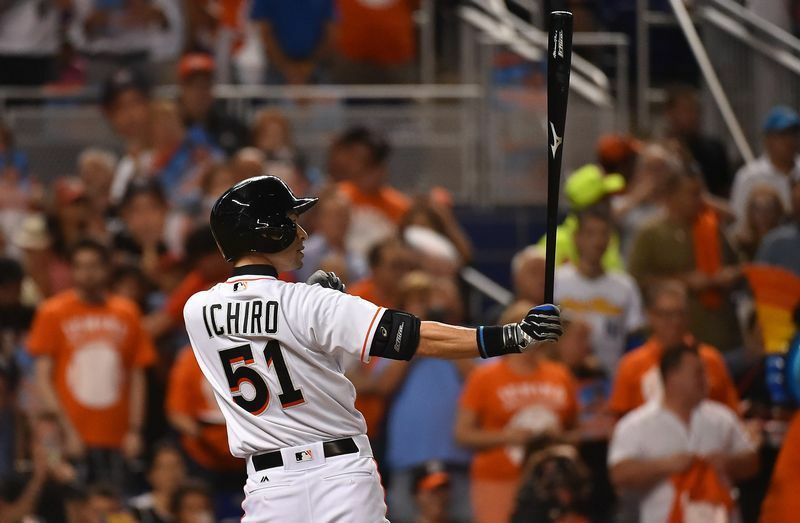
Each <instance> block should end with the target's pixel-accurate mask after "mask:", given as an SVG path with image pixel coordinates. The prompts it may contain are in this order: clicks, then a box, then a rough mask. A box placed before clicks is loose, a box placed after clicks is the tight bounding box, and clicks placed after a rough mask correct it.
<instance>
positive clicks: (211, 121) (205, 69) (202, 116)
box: [178, 53, 249, 156]
mask: <svg viewBox="0 0 800 523" xmlns="http://www.w3.org/2000/svg"><path fill="white" fill-rule="evenodd" d="M178 80H179V81H180V94H179V95H178V105H179V106H180V112H181V115H182V116H183V123H184V125H185V126H186V128H187V129H188V130H189V134H190V136H194V135H195V134H197V135H200V137H201V141H202V142H204V143H208V144H213V146H214V147H217V148H219V149H221V150H222V151H223V152H224V153H225V155H226V156H230V155H232V154H233V153H235V152H236V151H237V150H239V149H241V148H242V147H244V146H245V145H247V143H248V142H249V139H248V138H249V137H248V131H247V127H245V125H244V124H243V123H242V122H241V121H239V119H237V118H234V117H233V116H231V115H229V114H227V113H226V112H225V110H224V109H223V108H222V107H221V106H220V105H218V104H215V103H214V93H213V87H214V59H213V58H211V57H210V56H208V55H206V54H202V53H190V54H187V55H185V56H184V57H183V58H181V61H180V65H179V66H178Z"/></svg>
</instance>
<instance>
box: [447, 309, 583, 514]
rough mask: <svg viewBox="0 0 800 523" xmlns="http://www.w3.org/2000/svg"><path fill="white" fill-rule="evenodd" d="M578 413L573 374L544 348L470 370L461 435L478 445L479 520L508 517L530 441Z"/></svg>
mask: <svg viewBox="0 0 800 523" xmlns="http://www.w3.org/2000/svg"><path fill="white" fill-rule="evenodd" d="M521 310H522V308H521V307H520V306H517V307H514V308H513V309H510V310H509V311H508V312H509V314H508V315H507V316H506V317H503V318H501V320H500V322H501V323H504V322H505V321H509V320H510V321H515V320H518V319H519V317H521V316H519V314H518V313H519V311H521ZM512 313H513V314H514V316H515V317H513V318H512V317H511V314H512ZM504 316H505V315H504ZM576 416H577V397H576V389H575V381H574V379H573V378H572V375H571V374H570V373H569V370H568V369H567V368H566V367H564V366H563V365H561V364H560V363H554V362H550V361H547V359H546V358H545V356H544V354H543V353H542V352H541V351H540V350H530V351H528V352H526V353H524V354H519V355H516V354H515V355H513V356H507V357H503V358H501V359H500V360H499V361H497V362H495V363H488V364H485V365H482V366H480V367H478V368H477V369H475V370H474V371H473V372H472V373H471V374H470V375H469V377H468V378H467V382H466V384H465V385H464V392H463V394H462V396H461V405H460V407H459V409H458V413H457V414H456V424H455V438H456V441H457V442H459V443H460V444H461V445H463V446H465V447H467V448H470V449H473V450H474V451H475V456H474V458H473V462H472V470H471V479H472V486H471V488H472V494H471V499H472V507H473V511H474V515H475V521H476V522H477V523H487V522H506V521H508V519H509V516H510V515H511V511H512V510H513V505H514V498H515V495H516V491H517V488H518V486H519V483H520V480H521V478H522V469H521V467H522V458H523V448H524V446H525V445H526V444H527V443H528V442H529V441H530V440H531V439H533V438H534V437H536V436H537V435H541V434H543V433H546V432H555V433H560V432H563V431H565V430H568V429H570V428H572V427H573V426H574V424H575V418H576Z"/></svg>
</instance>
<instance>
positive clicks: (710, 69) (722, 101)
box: [670, 0, 755, 162]
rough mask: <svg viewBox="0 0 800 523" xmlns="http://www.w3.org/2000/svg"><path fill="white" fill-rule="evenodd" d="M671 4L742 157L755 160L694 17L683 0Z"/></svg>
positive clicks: (746, 160)
mask: <svg viewBox="0 0 800 523" xmlns="http://www.w3.org/2000/svg"><path fill="white" fill-rule="evenodd" d="M670 4H671V5H672V10H673V11H674V12H675V16H676V17H677V18H678V24H679V25H680V27H681V30H682V31H683V34H684V35H685V36H686V41H687V42H688V43H689V48H690V49H691V50H692V54H694V58H695V60H697V64H698V65H699V66H700V72H701V73H702V74H703V77H704V78H705V80H706V83H707V84H708V88H709V90H710V91H711V96H712V97H713V98H714V102H716V104H717V108H719V111H720V113H721V114H722V119H723V120H724V121H725V125H726V126H727V127H728V131H729V132H730V133H731V136H732V137H733V141H734V143H735V144H736V148H737V149H738V150H739V154H741V155H742V159H743V160H744V161H745V162H751V161H753V159H754V158H755V156H754V155H753V150H752V149H751V148H750V144H749V143H748V142H747V139H746V138H745V136H744V132H743V131H742V127H741V125H739V121H738V120H737V119H736V115H735V114H734V113H733V109H732V108H731V104H730V101H729V100H728V97H727V95H726V94H725V91H724V90H723V89H722V84H720V81H719V77H718V76H717V73H716V71H714V66H713V65H711V60H710V59H709V58H708V53H707V52H706V49H705V47H704V46H703V43H702V42H701V41H700V35H698V34H697V28H695V26H694V24H693V23H692V19H691V17H690V16H689V10H688V9H687V8H686V6H685V5H684V3H683V0H670Z"/></svg>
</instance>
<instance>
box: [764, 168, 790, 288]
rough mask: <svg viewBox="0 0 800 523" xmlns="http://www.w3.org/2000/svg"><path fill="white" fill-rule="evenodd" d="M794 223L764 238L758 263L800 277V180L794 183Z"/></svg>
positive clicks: (779, 228)
mask: <svg viewBox="0 0 800 523" xmlns="http://www.w3.org/2000/svg"><path fill="white" fill-rule="evenodd" d="M791 198H792V214H791V219H792V223H789V224H786V225H784V226H782V227H778V228H777V229H775V230H774V231H772V232H770V233H769V234H767V235H766V236H765V237H764V240H763V241H762V242H761V246H760V247H759V249H758V253H757V254H756V261H757V262H759V263H768V264H770V265H777V266H778V267H783V268H784V269H787V270H790V271H793V272H794V273H795V274H797V275H800V250H799V249H798V239H800V230H798V224H799V223H800V178H796V179H794V180H793V181H792V187H791Z"/></svg>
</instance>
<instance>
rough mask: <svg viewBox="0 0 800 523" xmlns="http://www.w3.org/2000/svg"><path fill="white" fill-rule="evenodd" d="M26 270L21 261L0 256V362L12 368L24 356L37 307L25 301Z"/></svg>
mask: <svg viewBox="0 0 800 523" xmlns="http://www.w3.org/2000/svg"><path fill="white" fill-rule="evenodd" d="M24 278H25V273H24V272H23V270H22V266H21V265H20V264H19V262H18V261H16V260H14V259H12V258H0V366H2V367H3V368H5V369H7V370H10V369H11V368H13V367H15V366H16V365H17V364H18V363H20V361H18V360H21V359H22V358H23V350H22V347H23V345H22V344H23V339H24V338H25V336H26V335H27V333H28V329H30V326H31V321H32V320H33V314H34V308H33V307H31V306H28V305H24V304H23V303H22V283H23V280H24Z"/></svg>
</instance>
